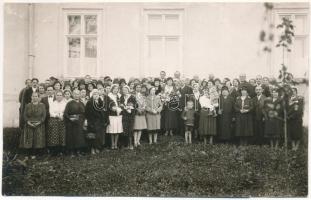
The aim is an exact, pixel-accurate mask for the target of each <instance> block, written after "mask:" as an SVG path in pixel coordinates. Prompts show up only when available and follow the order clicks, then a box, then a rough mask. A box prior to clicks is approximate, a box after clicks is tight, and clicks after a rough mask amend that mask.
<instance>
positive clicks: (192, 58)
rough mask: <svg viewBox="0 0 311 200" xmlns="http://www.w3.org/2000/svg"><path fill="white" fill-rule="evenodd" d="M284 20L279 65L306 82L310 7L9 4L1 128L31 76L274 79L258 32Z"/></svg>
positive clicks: (271, 56) (13, 117)
mask: <svg viewBox="0 0 311 200" xmlns="http://www.w3.org/2000/svg"><path fill="white" fill-rule="evenodd" d="M282 17H286V18H289V19H291V20H293V23H294V25H295V38H294V42H293V45H292V52H290V53H288V54H286V55H285V58H286V59H285V62H286V64H287V65H288V67H289V71H290V72H292V73H293V74H294V76H295V77H300V78H303V77H308V66H309V57H308V56H309V52H308V49H309V45H308V44H309V4H308V3H294V4H293V3H282V4H275V5H274V8H273V10H272V11H271V12H270V13H268V14H267V13H265V7H264V5H263V4H261V3H72V4H71V3H66V4H63V3H58V4H57V3H50V4H48V3H42V4H40V3H38V4H25V3H14V4H13V3H7V4H5V6H4V65H3V66H4V74H3V75H4V87H3V89H4V94H3V101H4V109H3V113H4V116H3V118H4V126H5V127H11V126H17V125H18V107H19V105H18V94H19V92H20V90H21V89H22V88H23V87H24V81H25V79H27V78H32V77H37V78H39V80H40V81H44V80H45V79H47V78H48V77H50V76H55V77H61V78H73V77H81V76H85V75H86V74H90V75H91V76H93V77H100V76H105V75H110V76H111V77H125V78H129V77H144V76H158V75H159V72H160V71H161V70H164V71H166V72H167V74H168V75H173V73H174V71H176V70H179V71H180V72H181V73H182V75H183V76H185V77H192V76H193V75H199V76H200V78H203V77H207V76H208V74H210V73H213V74H214V75H215V76H216V77H220V78H224V77H229V78H233V77H237V76H238V75H239V73H241V72H243V73H246V74H247V77H248V78H251V77H255V76H256V75H257V74H262V75H264V76H269V77H271V76H274V77H276V76H277V74H278V70H279V69H280V64H281V62H282V61H281V60H282V55H281V51H280V50H279V49H276V48H274V46H275V44H274V43H273V44H272V47H273V48H272V52H271V53H265V52H264V51H262V47H263V45H262V43H261V42H260V40H259V33H260V31H261V30H262V29H264V28H265V24H267V23H268V24H274V25H276V24H278V23H280V20H281V19H282ZM274 34H275V37H276V38H277V34H278V33H277V30H276V29H275V32H274ZM275 42H277V39H275Z"/></svg>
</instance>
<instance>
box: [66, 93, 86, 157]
mask: <svg viewBox="0 0 311 200" xmlns="http://www.w3.org/2000/svg"><path fill="white" fill-rule="evenodd" d="M72 95H73V100H71V101H69V102H68V103H67V105H66V108H65V111H64V119H65V127H66V147H67V149H68V150H69V152H70V153H71V154H73V153H77V154H79V153H80V150H82V149H83V148H85V146H86V143H85V138H84V132H83V124H84V119H85V117H84V112H85V107H84V104H83V103H82V102H81V101H80V91H79V90H74V91H73V93H72Z"/></svg>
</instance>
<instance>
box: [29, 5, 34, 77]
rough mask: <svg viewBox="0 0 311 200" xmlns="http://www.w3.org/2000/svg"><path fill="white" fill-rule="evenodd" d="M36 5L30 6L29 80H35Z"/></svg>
mask: <svg viewBox="0 0 311 200" xmlns="http://www.w3.org/2000/svg"><path fill="white" fill-rule="evenodd" d="M34 6H35V5H34V4H33V3H30V4H28V78H30V79H31V78H33V67H34V61H35V55H34V15H35V7H34Z"/></svg>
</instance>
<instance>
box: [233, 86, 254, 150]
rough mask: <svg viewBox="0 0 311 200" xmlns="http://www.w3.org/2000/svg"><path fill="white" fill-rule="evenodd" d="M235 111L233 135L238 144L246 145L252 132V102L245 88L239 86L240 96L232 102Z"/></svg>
mask: <svg viewBox="0 0 311 200" xmlns="http://www.w3.org/2000/svg"><path fill="white" fill-rule="evenodd" d="M234 110H235V113H236V127H235V136H236V137H238V138H239V139H240V145H246V144H247V141H248V139H249V138H250V137H252V136H253V135H254V133H253V118H252V110H253V102H252V99H251V98H250V97H249V96H248V93H247V88H246V87H242V88H241V96H240V97H237V99H236V102H235V104H234Z"/></svg>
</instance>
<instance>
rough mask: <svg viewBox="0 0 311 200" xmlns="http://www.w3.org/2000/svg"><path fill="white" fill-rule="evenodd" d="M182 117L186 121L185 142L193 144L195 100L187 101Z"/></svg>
mask: <svg viewBox="0 0 311 200" xmlns="http://www.w3.org/2000/svg"><path fill="white" fill-rule="evenodd" d="M181 116H182V118H183V119H184V121H185V142H186V143H187V144H191V143H192V142H191V134H192V132H193V127H194V116H195V110H194V109H193V101H191V100H189V101H187V106H186V108H185V110H184V111H183V112H182V115H181Z"/></svg>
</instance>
